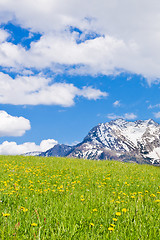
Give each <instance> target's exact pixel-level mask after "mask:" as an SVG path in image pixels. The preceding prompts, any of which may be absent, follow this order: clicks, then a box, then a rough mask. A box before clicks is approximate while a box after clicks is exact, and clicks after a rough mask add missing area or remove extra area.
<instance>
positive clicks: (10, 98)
mask: <svg viewBox="0 0 160 240" xmlns="http://www.w3.org/2000/svg"><path fill="white" fill-rule="evenodd" d="M106 95H107V93H105V92H101V91H100V90H99V89H93V88H92V87H85V88H82V89H79V88H77V87H75V86H74V85H73V84H67V83H52V79H51V78H45V77H43V76H41V75H37V76H17V77H16V79H13V78H11V77H10V76H9V75H7V74H4V73H0V103H3V104H14V105H26V104H30V105H38V104H44V105H61V106H64V107H69V106H72V105H74V99H75V98H76V97H77V96H83V97H85V98H87V99H89V100H92V99H93V100H96V99H98V98H100V97H104V96H106Z"/></svg>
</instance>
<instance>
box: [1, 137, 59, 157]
mask: <svg viewBox="0 0 160 240" xmlns="http://www.w3.org/2000/svg"><path fill="white" fill-rule="evenodd" d="M57 143H58V142H57V141H55V140H54V139H48V140H43V141H41V143H40V145H36V144H35V143H34V142H26V143H23V144H19V145H18V144H17V143H16V142H8V141H5V142H3V143H2V144H0V155H19V154H24V153H28V152H34V151H36V152H43V151H47V150H48V149H50V148H52V147H54V145H56V144H57Z"/></svg>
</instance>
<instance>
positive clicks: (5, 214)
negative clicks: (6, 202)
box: [2, 213, 11, 217]
mask: <svg viewBox="0 0 160 240" xmlns="http://www.w3.org/2000/svg"><path fill="white" fill-rule="evenodd" d="M2 215H3V217H9V216H10V215H11V214H9V213H2Z"/></svg>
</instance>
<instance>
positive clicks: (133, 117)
mask: <svg viewBox="0 0 160 240" xmlns="http://www.w3.org/2000/svg"><path fill="white" fill-rule="evenodd" d="M124 118H125V119H128V120H132V119H136V118H137V115H135V114H134V113H125V114H124Z"/></svg>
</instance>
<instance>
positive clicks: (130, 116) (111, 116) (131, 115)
mask: <svg viewBox="0 0 160 240" xmlns="http://www.w3.org/2000/svg"><path fill="white" fill-rule="evenodd" d="M107 118H109V119H117V118H124V119H127V120H134V119H136V118H137V115H135V114H134V113H125V114H123V115H116V114H114V113H109V114H108V115H107Z"/></svg>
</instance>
